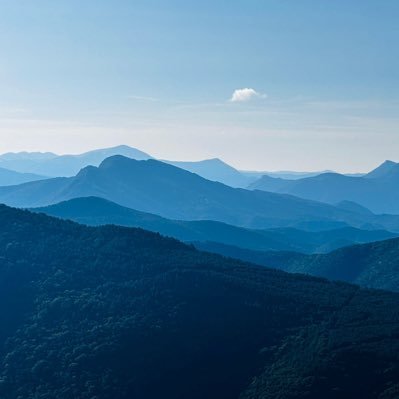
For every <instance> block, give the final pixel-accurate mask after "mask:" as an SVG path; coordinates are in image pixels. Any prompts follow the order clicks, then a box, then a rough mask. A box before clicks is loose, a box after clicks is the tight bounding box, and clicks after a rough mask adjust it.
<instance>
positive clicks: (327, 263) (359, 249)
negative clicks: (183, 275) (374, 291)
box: [195, 238, 399, 291]
mask: <svg viewBox="0 0 399 399" xmlns="http://www.w3.org/2000/svg"><path fill="white" fill-rule="evenodd" d="M195 246H196V247H197V248H199V249H201V250H204V251H209V252H213V253H218V254H221V255H224V256H228V257H232V258H236V259H241V260H245V261H248V262H253V263H256V264H258V265H264V266H268V267H275V268H277V269H281V270H284V271H288V272H292V273H305V274H311V275H313V276H320V277H325V278H329V279H333V280H342V281H347V282H351V283H355V284H359V285H362V286H364V287H369V288H379V289H386V290H392V291H399V239H397V238H395V239H390V240H384V241H378V242H372V243H367V244H361V245H352V246H349V247H345V248H340V249H337V250H335V251H332V252H330V253H327V254H313V255H305V254H301V253H296V252H285V251H280V252H276V251H254V250H249V249H244V248H239V247H237V246H231V245H224V244H221V243H218V242H197V243H195Z"/></svg>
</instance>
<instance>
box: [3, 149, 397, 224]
mask: <svg viewBox="0 0 399 399" xmlns="http://www.w3.org/2000/svg"><path fill="white" fill-rule="evenodd" d="M88 196H96V197H101V198H105V199H108V200H110V201H112V202H115V203H117V204H119V205H122V206H126V207H128V208H132V209H137V210H139V211H143V212H149V213H156V214H158V215H161V216H163V217H166V218H169V219H180V220H215V221H219V222H225V223H229V224H233V225H237V226H244V227H252V228H269V227H286V226H295V224H296V223H301V222H309V221H314V222H329V223H336V222H337V221H339V222H344V223H346V224H350V225H353V226H354V227H359V228H366V229H368V228H372V229H381V228H382V229H388V230H396V229H399V216H396V217H390V216H385V217H376V216H374V215H364V214H357V213H354V212H350V211H347V210H342V209H338V208H336V207H333V206H330V205H326V204H322V203H318V202H313V201H307V200H303V199H299V198H296V197H293V196H288V195H281V194H274V193H266V192H262V191H249V190H243V189H234V188H231V187H229V186H225V185H223V184H221V183H217V182H211V181H209V180H206V179H203V178H201V177H200V176H198V175H196V174H193V173H190V172H187V171H185V170H183V169H179V168H176V167H174V166H172V165H168V164H165V163H163V162H159V161H155V160H148V161H136V160H133V159H129V158H126V157H122V156H114V157H110V158H107V159H106V160H105V161H103V162H102V163H101V165H100V166H99V167H98V168H96V167H92V166H91V167H86V168H84V169H82V170H81V171H80V172H79V173H78V175H77V176H76V177H73V178H58V179H50V180H48V181H44V182H39V183H27V184H24V185H20V186H15V187H1V188H0V202H3V203H5V204H8V205H12V206H18V207H38V206H46V205H50V204H54V203H57V202H61V201H64V200H68V199H72V198H78V197H88Z"/></svg>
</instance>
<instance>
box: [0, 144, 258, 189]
mask: <svg viewBox="0 0 399 399" xmlns="http://www.w3.org/2000/svg"><path fill="white" fill-rule="evenodd" d="M113 155H122V156H125V157H127V158H132V159H136V160H145V159H151V158H152V156H151V155H149V154H147V153H145V152H143V151H140V150H138V149H136V148H132V147H129V146H126V145H120V146H117V147H112V148H104V149H98V150H94V151H89V152H86V153H83V154H79V155H57V154H54V153H51V152H45V153H41V152H19V153H6V154H3V155H0V167H1V166H2V167H4V168H8V169H11V170H14V171H19V172H35V173H40V174H43V175H46V176H51V177H71V176H74V175H76V174H77V173H78V172H79V170H81V169H83V168H84V167H86V166H98V165H99V164H100V163H101V162H102V161H103V160H104V159H106V158H108V157H110V156H113ZM163 162H166V163H169V164H171V165H175V166H178V167H179V168H182V169H185V170H188V171H190V172H193V173H196V174H198V175H200V176H202V177H204V178H206V179H208V180H212V181H219V182H222V183H224V184H227V185H230V186H232V187H243V188H244V187H247V186H248V185H249V184H250V183H252V182H253V181H254V180H256V178H257V177H255V176H253V177H251V176H248V175H246V174H244V173H242V172H239V171H238V170H237V169H235V168H233V167H232V166H230V165H228V164H226V163H225V162H223V161H222V160H220V159H217V158H215V159H206V160H203V161H195V162H183V161H163ZM0 185H1V181H0Z"/></svg>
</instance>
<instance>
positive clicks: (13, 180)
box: [0, 168, 47, 186]
mask: <svg viewBox="0 0 399 399" xmlns="http://www.w3.org/2000/svg"><path fill="white" fill-rule="evenodd" d="M43 179H47V177H45V176H39V175H35V174H33V173H19V172H15V171H13V170H8V169H4V168H0V186H13V185H17V184H22V183H27V182H31V181H37V180H43Z"/></svg>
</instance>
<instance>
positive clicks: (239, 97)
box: [230, 87, 267, 103]
mask: <svg viewBox="0 0 399 399" xmlns="http://www.w3.org/2000/svg"><path fill="white" fill-rule="evenodd" d="M266 97H267V96H266V94H261V93H258V92H257V91H256V90H255V89H250V88H248V87H247V88H244V89H237V90H234V93H233V95H232V96H231V98H230V101H231V102H233V103H238V102H246V101H250V100H253V99H255V98H266Z"/></svg>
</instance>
